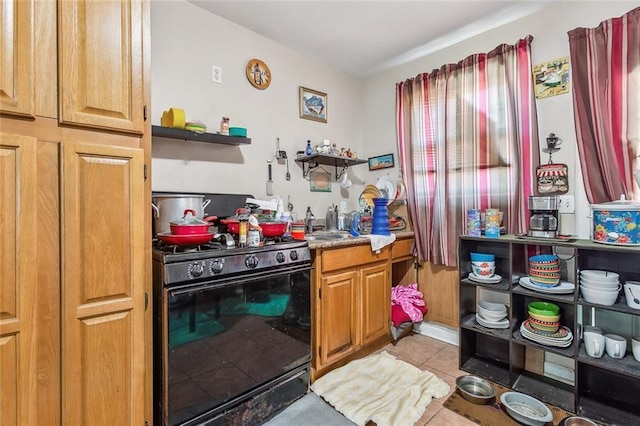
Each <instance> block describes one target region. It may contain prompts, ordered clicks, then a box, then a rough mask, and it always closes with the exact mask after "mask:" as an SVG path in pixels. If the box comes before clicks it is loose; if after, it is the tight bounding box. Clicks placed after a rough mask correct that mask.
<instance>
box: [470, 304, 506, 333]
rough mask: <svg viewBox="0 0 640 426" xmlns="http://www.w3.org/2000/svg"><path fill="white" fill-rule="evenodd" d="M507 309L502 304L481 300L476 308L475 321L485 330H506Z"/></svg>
mask: <svg viewBox="0 0 640 426" xmlns="http://www.w3.org/2000/svg"><path fill="white" fill-rule="evenodd" d="M507 314H508V313H507V307H506V305H504V304H502V303H493V302H487V301H484V300H481V301H480V302H478V305H477V306H476V321H477V322H478V324H480V325H481V326H483V327H487V328H508V327H509V319H508V318H507Z"/></svg>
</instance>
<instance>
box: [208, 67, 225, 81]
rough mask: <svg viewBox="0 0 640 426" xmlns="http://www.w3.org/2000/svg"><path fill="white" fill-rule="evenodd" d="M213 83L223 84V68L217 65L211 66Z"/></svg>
mask: <svg viewBox="0 0 640 426" xmlns="http://www.w3.org/2000/svg"><path fill="white" fill-rule="evenodd" d="M211 81H213V82H214V83H218V84H222V68H220V67H216V66H215V65H212V66H211Z"/></svg>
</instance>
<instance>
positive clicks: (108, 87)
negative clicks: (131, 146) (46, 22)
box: [58, 0, 145, 134]
mask: <svg viewBox="0 0 640 426" xmlns="http://www.w3.org/2000/svg"><path fill="white" fill-rule="evenodd" d="M143 6H144V4H143V1H142V0H120V1H61V2H58V8H59V22H58V40H59V41H60V43H59V45H58V51H59V53H58V55H59V57H58V69H59V75H60V84H59V87H58V93H59V94H58V100H59V104H60V117H59V119H60V123H64V124H73V125H80V126H86V127H89V128H103V129H115V130H121V131H126V132H131V133H137V134H142V133H144V131H145V122H144V120H145V117H144V114H145V111H144V108H145V106H144V105H145V102H144V78H145V73H144V70H143V42H144V40H143V36H144V34H145V33H144V30H143V25H144V20H143V16H142V14H143Z"/></svg>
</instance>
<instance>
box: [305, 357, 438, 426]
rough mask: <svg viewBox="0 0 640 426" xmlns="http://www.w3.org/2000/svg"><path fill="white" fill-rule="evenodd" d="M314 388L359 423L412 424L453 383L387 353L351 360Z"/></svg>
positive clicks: (404, 425) (407, 425) (320, 380)
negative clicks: (432, 400)
mask: <svg viewBox="0 0 640 426" xmlns="http://www.w3.org/2000/svg"><path fill="white" fill-rule="evenodd" d="M311 389H312V390H313V391H314V392H315V393H317V394H318V395H320V396H321V397H322V398H324V399H325V400H326V401H327V402H329V403H330V404H331V405H333V406H334V408H335V409H336V410H338V411H340V412H341V413H342V414H344V416H345V417H347V418H348V419H349V420H351V421H352V422H354V423H356V424H357V425H360V426H364V425H365V424H366V423H367V422H368V421H369V420H371V421H373V422H375V423H376V424H377V425H378V426H412V425H413V424H414V423H415V422H416V421H418V419H420V417H421V416H422V414H423V413H424V410H425V409H426V408H427V406H428V405H429V402H431V398H442V397H443V396H445V395H447V394H448V393H449V385H448V384H447V383H446V382H444V381H443V380H441V379H439V378H438V377H436V376H435V375H434V374H433V373H430V372H428V371H423V370H420V369H419V368H417V367H414V366H413V365H411V364H408V363H406V362H404V361H400V360H398V359H396V357H394V356H393V355H390V354H388V353H387V352H382V353H379V354H373V355H369V356H367V357H365V358H362V359H357V360H355V361H351V362H350V363H348V364H347V365H345V366H344V367H340V368H338V369H336V370H333V371H331V372H329V373H327V374H326V375H324V376H322V377H320V378H319V379H318V380H316V381H315V382H314V383H313V384H312V385H311Z"/></svg>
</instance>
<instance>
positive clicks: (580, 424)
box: [560, 416, 598, 426]
mask: <svg viewBox="0 0 640 426" xmlns="http://www.w3.org/2000/svg"><path fill="white" fill-rule="evenodd" d="M560 426H598V424H597V423H596V422H594V421H592V420H589V419H587V418H586V417H580V416H569V417H565V418H564V419H562V421H561V422H560Z"/></svg>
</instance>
